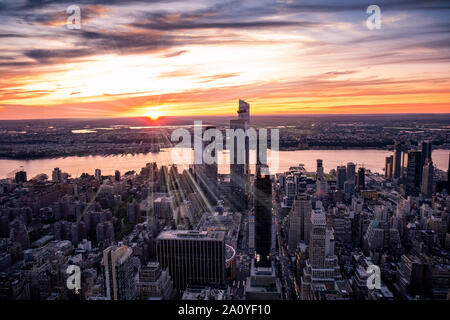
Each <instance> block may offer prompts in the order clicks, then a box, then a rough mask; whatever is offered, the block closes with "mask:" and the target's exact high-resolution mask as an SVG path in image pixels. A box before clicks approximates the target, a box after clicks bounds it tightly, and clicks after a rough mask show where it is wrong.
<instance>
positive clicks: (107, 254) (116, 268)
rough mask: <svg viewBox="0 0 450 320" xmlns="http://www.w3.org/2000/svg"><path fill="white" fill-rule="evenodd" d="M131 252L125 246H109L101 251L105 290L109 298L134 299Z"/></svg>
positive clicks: (133, 271) (133, 272) (134, 289)
mask: <svg viewBox="0 0 450 320" xmlns="http://www.w3.org/2000/svg"><path fill="white" fill-rule="evenodd" d="M132 252H133V250H132V249H131V248H129V247H127V246H119V247H118V246H111V247H108V248H106V249H105V250H104V251H103V266H104V277H105V278H104V280H105V291H106V297H107V298H108V299H110V300H134V299H135V297H136V288H135V276H136V271H135V264H134V262H133V258H132Z"/></svg>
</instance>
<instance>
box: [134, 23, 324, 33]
mask: <svg viewBox="0 0 450 320" xmlns="http://www.w3.org/2000/svg"><path fill="white" fill-rule="evenodd" d="M132 25H133V26H134V27H138V28H144V29H150V30H161V31H162V30H164V31H170V30H183V29H250V28H273V27H288V26H301V27H314V26H320V25H324V24H323V23H316V22H309V21H303V22H296V21H247V22H244V21H242V22H205V23H201V22H200V23H196V22H184V23H183V22H173V23H171V22H142V23H134V24H132Z"/></svg>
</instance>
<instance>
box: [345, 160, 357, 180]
mask: <svg viewBox="0 0 450 320" xmlns="http://www.w3.org/2000/svg"><path fill="white" fill-rule="evenodd" d="M355 176H356V165H355V164H354V163H353V162H348V163H347V180H348V181H353V183H354V182H355Z"/></svg>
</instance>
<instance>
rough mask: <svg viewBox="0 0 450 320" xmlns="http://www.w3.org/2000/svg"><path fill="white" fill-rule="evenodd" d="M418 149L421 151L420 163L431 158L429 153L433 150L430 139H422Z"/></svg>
mask: <svg viewBox="0 0 450 320" xmlns="http://www.w3.org/2000/svg"><path fill="white" fill-rule="evenodd" d="M420 151H421V152H422V164H423V165H424V164H425V161H426V160H427V159H431V153H432V151H433V146H432V143H431V141H430V140H424V141H422V143H421V145H420Z"/></svg>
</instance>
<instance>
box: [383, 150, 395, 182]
mask: <svg viewBox="0 0 450 320" xmlns="http://www.w3.org/2000/svg"><path fill="white" fill-rule="evenodd" d="M393 168H394V156H389V157H386V165H385V167H384V177H385V178H386V179H388V180H392V174H393Z"/></svg>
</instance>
